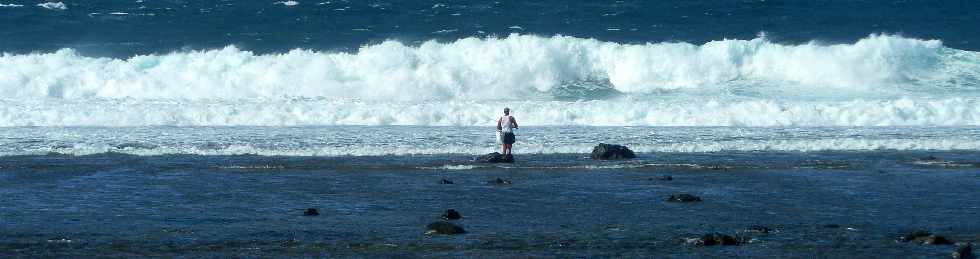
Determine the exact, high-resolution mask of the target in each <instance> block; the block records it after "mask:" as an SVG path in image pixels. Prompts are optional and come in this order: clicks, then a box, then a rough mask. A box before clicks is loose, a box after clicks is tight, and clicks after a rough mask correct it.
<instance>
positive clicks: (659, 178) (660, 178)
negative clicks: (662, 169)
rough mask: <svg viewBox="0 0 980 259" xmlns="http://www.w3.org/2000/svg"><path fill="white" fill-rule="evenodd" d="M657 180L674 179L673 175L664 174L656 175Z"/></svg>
mask: <svg viewBox="0 0 980 259" xmlns="http://www.w3.org/2000/svg"><path fill="white" fill-rule="evenodd" d="M657 180H661V181H673V180H674V177H673V176H669V175H665V176H661V177H658V178H657Z"/></svg>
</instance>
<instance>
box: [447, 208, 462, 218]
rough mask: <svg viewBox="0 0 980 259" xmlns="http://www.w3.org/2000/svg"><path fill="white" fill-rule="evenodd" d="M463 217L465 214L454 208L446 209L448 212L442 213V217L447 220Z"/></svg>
mask: <svg viewBox="0 0 980 259" xmlns="http://www.w3.org/2000/svg"><path fill="white" fill-rule="evenodd" d="M461 218H463V216H462V215H459V212H458V211H456V210H454V209H449V210H446V213H443V214H442V219H445V220H457V219H461Z"/></svg>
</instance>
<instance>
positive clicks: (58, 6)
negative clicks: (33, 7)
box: [37, 2, 68, 10]
mask: <svg viewBox="0 0 980 259" xmlns="http://www.w3.org/2000/svg"><path fill="white" fill-rule="evenodd" d="M37 6H38V7H42V8H44V9H49V10H67V9H68V6H67V5H65V3H62V2H44V3H40V4H37Z"/></svg>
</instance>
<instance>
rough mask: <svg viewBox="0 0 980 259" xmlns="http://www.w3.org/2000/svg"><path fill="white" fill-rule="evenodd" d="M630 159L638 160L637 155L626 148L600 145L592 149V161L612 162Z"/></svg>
mask: <svg viewBox="0 0 980 259" xmlns="http://www.w3.org/2000/svg"><path fill="white" fill-rule="evenodd" d="M630 158H636V154H634V153H633V150H630V149H629V148H627V147H625V146H621V145H613V144H603V143H599V145H597V146H595V147H593V148H592V159H600V160H610V159H630Z"/></svg>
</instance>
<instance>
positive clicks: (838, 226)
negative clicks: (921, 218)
mask: <svg viewBox="0 0 980 259" xmlns="http://www.w3.org/2000/svg"><path fill="white" fill-rule="evenodd" d="M823 227H825V228H840V225H837V224H827V225H823ZM905 242H908V241H905Z"/></svg>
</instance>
